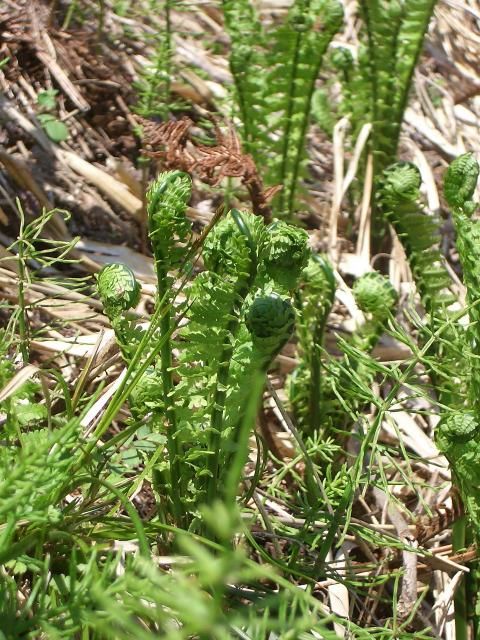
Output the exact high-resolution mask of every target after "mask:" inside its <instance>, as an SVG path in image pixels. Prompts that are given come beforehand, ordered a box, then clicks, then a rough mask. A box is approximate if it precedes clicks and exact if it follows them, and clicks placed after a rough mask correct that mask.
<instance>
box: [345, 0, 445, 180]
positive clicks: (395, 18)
mask: <svg viewBox="0 0 480 640" xmlns="http://www.w3.org/2000/svg"><path fill="white" fill-rule="evenodd" d="M435 4H436V0H407V1H405V2H400V0H361V2H360V10H361V16H362V20H363V24H364V27H365V37H364V46H365V48H366V50H367V51H368V55H367V56H364V55H363V54H362V53H361V55H359V66H358V68H357V70H356V71H359V72H360V74H361V82H362V84H364V83H366V84H368V94H369V96H370V105H371V106H370V118H371V119H370V120H369V115H368V113H365V114H364V116H363V117H362V123H364V122H368V121H370V122H372V124H373V131H372V137H371V148H372V151H373V154H374V164H375V174H376V176H378V177H379V176H380V174H381V172H382V171H383V170H384V169H385V167H386V166H388V165H389V164H390V163H391V162H393V160H394V159H395V154H396V149H397V145H398V138H399V135H400V126H401V123H402V119H403V114H404V111H405V107H406V103H407V98H408V92H409V89H410V84H411V80H412V75H413V71H414V69H415V65H416V64H417V61H418V58H419V55H420V53H421V49H422V45H423V40H424V37H425V32H426V30H427V27H428V23H429V21H430V18H431V16H432V13H433V9H434V7H435ZM352 89H353V90H352ZM349 93H350V95H352V96H355V90H354V87H351V88H350V90H349ZM362 94H364V88H362ZM355 97H356V98H357V99H358V96H355ZM357 115H361V114H358V112H357Z"/></svg>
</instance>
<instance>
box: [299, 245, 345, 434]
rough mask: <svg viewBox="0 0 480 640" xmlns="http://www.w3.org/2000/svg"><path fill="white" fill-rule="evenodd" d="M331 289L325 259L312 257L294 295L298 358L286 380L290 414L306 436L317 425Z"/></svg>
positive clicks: (330, 274)
mask: <svg viewBox="0 0 480 640" xmlns="http://www.w3.org/2000/svg"><path fill="white" fill-rule="evenodd" d="M335 289H336V283H335V276H334V273H333V268H332V266H331V265H330V263H329V262H328V260H327V259H326V258H324V257H322V256H318V255H314V256H312V257H311V258H310V261H309V263H308V265H307V267H306V268H305V269H304V271H303V273H302V280H301V288H300V289H299V291H298V292H297V293H296V296H295V306H296V309H297V314H298V322H297V336H298V340H299V345H300V352H299V356H298V357H299V360H300V361H299V364H298V366H297V368H296V370H295V372H294V374H293V375H292V376H291V378H290V381H289V396H290V402H291V404H292V409H293V414H294V416H295V419H296V421H297V424H298V425H299V426H300V427H301V428H302V429H303V430H304V431H305V432H306V433H308V434H309V435H313V433H314V432H315V431H317V430H318V429H319V428H320V424H321V415H322V404H323V391H322V380H321V376H322V351H323V337H324V332H325V327H326V323H327V318H328V315H329V313H330V310H331V308H332V305H333V300H334V296H335Z"/></svg>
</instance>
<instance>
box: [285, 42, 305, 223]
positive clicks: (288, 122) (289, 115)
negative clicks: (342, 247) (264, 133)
mask: <svg viewBox="0 0 480 640" xmlns="http://www.w3.org/2000/svg"><path fill="white" fill-rule="evenodd" d="M301 37H302V34H301V33H299V32H297V35H296V37H295V53H294V56H293V62H292V67H291V71H290V78H289V83H288V108H287V112H286V115H285V119H286V129H285V136H284V138H283V149H282V163H281V165H280V175H279V183H280V184H285V174H286V170H287V158H288V147H289V142H290V133H291V130H292V116H293V114H294V106H293V105H294V97H295V78H296V77H297V67H298V63H299V58H300V40H301ZM302 143H303V140H302ZM286 192H287V189H282V191H281V192H280V209H281V213H282V214H285V204H286V202H285V201H286V197H287V193H286ZM288 200H289V202H290V197H289V198H288ZM291 213H292V212H291V211H290V210H288V215H289V216H290V215H291Z"/></svg>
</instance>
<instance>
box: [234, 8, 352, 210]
mask: <svg viewBox="0 0 480 640" xmlns="http://www.w3.org/2000/svg"><path fill="white" fill-rule="evenodd" d="M223 8H224V14H225V24H226V27H227V29H228V31H229V34H230V37H231V41H232V49H231V56H230V69H231V71H232V74H233V76H234V80H235V88H236V97H237V103H238V106H239V116H240V118H241V119H242V122H243V129H244V141H245V144H246V147H247V150H248V151H249V153H251V154H252V155H253V157H254V159H255V161H256V164H257V166H259V167H264V168H265V170H266V174H265V182H266V183H267V184H268V185H270V186H273V185H282V186H283V189H282V191H281V192H280V193H279V194H278V195H277V196H276V198H275V200H274V209H275V212H276V214H277V215H278V216H284V217H291V216H292V214H293V212H294V210H295V207H296V195H297V190H298V182H299V179H300V178H301V177H302V175H303V163H304V159H305V136H306V133H307V129H308V124H309V120H310V112H311V103H312V98H313V94H314V90H315V82H316V80H317V78H318V75H319V72H320V69H321V65H322V61H323V57H324V54H325V52H326V50H327V48H328V45H329V44H330V42H331V39H332V38H333V36H334V35H335V33H336V32H337V31H338V30H339V29H340V27H341V24H342V19H343V10H342V6H341V4H340V3H339V2H337V0H295V2H294V3H293V5H292V6H291V8H290V10H289V13H288V15H287V18H286V20H285V23H284V24H282V25H281V26H280V27H279V28H277V29H275V30H273V31H272V32H270V33H266V32H265V31H262V28H261V25H260V24H259V21H258V18H256V16H255V15H254V13H253V9H252V7H251V5H250V3H249V2H246V1H245V0H242V1H241V2H228V1H226V2H224V3H223ZM242 25H245V28H244V29H242V28H241V26H242Z"/></svg>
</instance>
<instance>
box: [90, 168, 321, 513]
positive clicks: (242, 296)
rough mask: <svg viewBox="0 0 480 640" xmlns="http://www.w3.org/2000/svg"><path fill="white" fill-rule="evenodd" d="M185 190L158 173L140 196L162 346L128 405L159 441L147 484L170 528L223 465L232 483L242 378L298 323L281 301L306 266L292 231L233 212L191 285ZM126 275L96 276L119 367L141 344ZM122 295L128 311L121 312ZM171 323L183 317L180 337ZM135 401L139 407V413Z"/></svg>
mask: <svg viewBox="0 0 480 640" xmlns="http://www.w3.org/2000/svg"><path fill="white" fill-rule="evenodd" d="M190 184H191V183H190V178H189V177H188V176H187V175H186V174H183V173H182V172H178V171H174V172H167V173H164V174H161V175H160V176H159V177H158V178H157V179H156V180H155V181H154V183H153V184H152V186H151V187H150V189H149V190H148V193H147V202H148V213H149V221H150V239H151V243H152V248H153V253H154V261H155V267H156V272H157V280H158V294H157V302H156V305H157V312H160V313H161V319H160V325H159V329H158V339H159V340H161V342H162V346H161V348H160V352H159V357H158V360H157V362H156V363H154V364H153V365H152V366H151V367H150V368H149V369H147V370H146V372H145V373H144V374H143V377H142V378H141V379H140V382H139V384H138V387H139V390H138V391H136V392H132V394H131V396H130V407H131V411H132V415H134V416H135V415H141V416H144V417H145V419H147V420H148V416H150V418H151V425H152V428H155V429H157V430H160V431H163V432H164V433H165V436H166V438H167V450H166V459H164V460H163V462H161V463H160V466H159V468H158V470H157V471H156V472H155V471H154V478H155V477H157V480H158V481H157V483H156V486H157V487H158V489H159V490H160V489H162V490H164V491H165V490H167V491H168V492H169V494H170V497H171V513H170V516H169V518H170V519H171V520H172V522H175V523H177V524H180V523H183V524H188V522H190V523H192V522H194V521H196V519H197V518H198V508H199V506H200V505H201V504H202V503H204V502H208V503H209V504H212V503H213V502H214V501H215V499H216V498H217V497H220V496H221V495H222V492H223V490H222V486H223V484H224V482H225V479H226V473H227V470H228V465H227V466H226V465H225V463H226V461H229V460H232V459H233V458H234V459H235V460H236V461H237V462H236V463H235V468H238V473H241V470H242V466H243V463H244V462H245V460H246V456H247V451H246V450H242V448H241V446H243V447H245V438H244V437H240V431H241V429H242V428H243V427H242V425H243V421H244V417H245V408H246V406H247V405H248V403H249V402H251V401H252V397H251V394H252V390H251V389H250V385H249V380H251V379H252V377H253V378H255V376H257V375H259V374H262V376H263V379H264V378H265V375H266V372H267V370H268V368H269V366H270V364H271V362H272V360H273V358H274V357H275V356H276V355H277V353H278V352H279V350H280V349H281V348H282V346H283V345H284V344H285V342H286V341H287V340H288V339H289V336H290V334H291V332H292V330H293V326H294V318H295V314H294V311H293V306H292V303H291V300H290V295H291V292H292V291H293V290H294V289H295V288H296V286H297V282H298V278H299V276H300V273H301V271H302V270H303V268H304V266H305V264H306V262H307V260H308V257H309V250H308V248H307V238H308V237H307V234H306V233H305V232H304V231H302V230H301V229H298V228H294V227H290V226H289V225H287V224H286V223H284V222H279V221H275V222H273V223H271V224H270V225H265V223H264V221H263V219H262V218H260V217H257V216H254V215H252V214H251V213H248V212H245V211H238V210H235V209H234V210H232V211H231V212H229V213H228V214H227V215H226V216H225V217H224V218H223V219H222V220H220V222H218V223H217V224H216V225H215V227H214V228H213V230H212V231H211V232H210V234H209V235H208V236H207V238H206V239H205V242H204V245H203V248H202V257H203V261H204V264H205V268H206V270H205V271H203V272H201V273H199V274H198V275H196V276H195V277H193V275H192V272H191V265H190V258H191V252H192V247H193V246H194V245H193V244H192V242H191V240H192V232H191V226H190V223H189V221H188V220H187V218H186V216H185V210H186V206H187V203H188V199H189V195H190ZM109 275H110V276H111V275H115V277H114V278H113V279H111V280H112V285H113V290H112V291H111V292H105V289H104V286H103V285H105V284H106V282H107V276H109ZM131 276H132V274H131V273H130V272H129V270H128V269H126V268H125V267H123V266H122V265H110V266H109V267H107V268H106V269H105V270H104V272H102V273H101V274H100V276H99V291H100V293H101V296H102V299H103V301H104V307H105V312H106V313H107V315H109V317H110V319H111V322H112V326H113V327H114V329H115V332H116V335H117V339H118V342H119V345H120V347H121V349H122V352H123V353H124V355H126V359H127V360H128V358H129V357H131V351H129V350H128V348H126V346H125V345H126V344H128V343H132V341H133V344H136V345H138V344H140V340H135V331H136V330H135V327H134V326H132V325H131V324H129V323H128V322H129V321H128V320H127V319H126V318H125V317H124V315H125V313H126V312H127V311H128V308H129V307H130V306H131V305H132V304H134V303H135V302H136V295H137V286H138V285H136V284H135V283H134V281H133V280H132V277H131ZM179 278H182V279H183V280H184V281H185V279H186V280H187V285H186V286H185V287H184V295H185V297H186V301H185V302H184V303H181V304H179V303H178V301H177V299H176V294H175V289H174V285H175V281H176V280H178V279H179ZM121 294H124V295H125V302H122V303H119V302H117V300H118V299H119V297H120V296H121ZM178 313H181V314H182V315H183V318H184V319H183V322H182V326H181V327H177V320H176V316H177V314H178ZM115 314H117V316H118V317H116V316H115ZM174 354H175V355H174ZM155 390H156V391H157V392H158V397H157V400H156V402H155ZM261 393H262V385H260V386H259V387H258V388H256V389H255V390H254V394H255V396H254V401H255V406H256V405H257V404H258V402H259V400H260V396H261ZM141 402H147V407H140V406H138V405H139V403H141ZM153 418H154V419H153ZM251 426H252V425H249V428H251ZM247 442H248V438H247ZM239 461H240V462H241V464H239ZM242 461H243V462H242ZM166 466H167V467H168V469H169V474H168V475H169V480H168V481H165V480H164V477H165V473H164V469H165V467H166ZM162 469H163V471H162ZM199 480H200V482H199ZM239 482H240V476H239V477H237V479H236V483H237V485H238V483H239ZM229 484H230V485H231V478H230V477H229ZM195 526H196V525H195Z"/></svg>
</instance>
